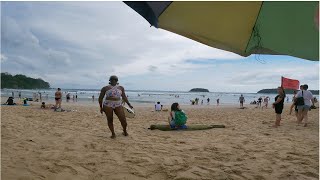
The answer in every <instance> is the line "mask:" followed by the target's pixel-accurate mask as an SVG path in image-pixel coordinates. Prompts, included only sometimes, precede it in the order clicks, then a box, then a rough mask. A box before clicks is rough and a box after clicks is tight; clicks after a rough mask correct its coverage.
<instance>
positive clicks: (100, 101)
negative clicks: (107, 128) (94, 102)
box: [99, 87, 107, 114]
mask: <svg viewBox="0 0 320 180" xmlns="http://www.w3.org/2000/svg"><path fill="white" fill-rule="evenodd" d="M106 91H107V90H106V87H103V88H102V89H101V91H100V95H99V105H100V112H101V114H102V112H103V111H102V101H103V97H104V95H105V94H106Z"/></svg>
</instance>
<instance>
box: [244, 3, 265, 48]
mask: <svg viewBox="0 0 320 180" xmlns="http://www.w3.org/2000/svg"><path fill="white" fill-rule="evenodd" d="M263 3H264V2H263V1H262V3H261V6H260V9H259V12H258V15H257V18H256V22H255V23H254V25H253V27H252V32H251V36H250V39H249V41H248V42H247V46H246V48H245V49H244V52H245V53H247V48H248V46H249V43H250V41H251V39H252V35H253V34H254V28H255V27H256V25H257V22H258V18H259V16H260V12H261V8H262V6H263Z"/></svg>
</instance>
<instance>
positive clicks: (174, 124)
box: [168, 103, 188, 129]
mask: <svg viewBox="0 0 320 180" xmlns="http://www.w3.org/2000/svg"><path fill="white" fill-rule="evenodd" d="M187 119H188V117H187V115H186V113H185V112H184V111H183V110H181V109H180V106H179V104H178V103H173V104H172V105H171V112H170V116H169V118H168V120H169V125H170V127H171V128H172V129H174V128H178V129H185V128H187V126H186V122H187Z"/></svg>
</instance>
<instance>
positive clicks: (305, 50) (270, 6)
mask: <svg viewBox="0 0 320 180" xmlns="http://www.w3.org/2000/svg"><path fill="white" fill-rule="evenodd" d="M318 7H319V2H271V1H270V2H263V5H262V7H261V11H260V14H259V17H258V20H257V22H256V26H255V28H254V31H253V33H252V36H251V39H250V42H249V44H248V47H247V50H246V53H247V54H252V53H258V54H264V53H266V54H286V55H291V56H295V57H300V58H304V59H309V60H317V61H318V60H319V29H318V28H317V25H316V22H315V18H316V17H315V16H316V14H317V11H318Z"/></svg>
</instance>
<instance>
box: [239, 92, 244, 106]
mask: <svg viewBox="0 0 320 180" xmlns="http://www.w3.org/2000/svg"><path fill="white" fill-rule="evenodd" d="M238 102H240V108H243V103H244V102H245V100H244V97H243V95H242V94H241V95H240V97H239V101H238Z"/></svg>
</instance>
